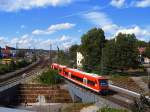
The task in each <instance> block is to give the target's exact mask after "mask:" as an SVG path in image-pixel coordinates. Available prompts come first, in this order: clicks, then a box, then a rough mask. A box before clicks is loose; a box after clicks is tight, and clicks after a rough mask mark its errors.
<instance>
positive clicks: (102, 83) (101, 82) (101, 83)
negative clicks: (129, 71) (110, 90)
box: [99, 80, 108, 86]
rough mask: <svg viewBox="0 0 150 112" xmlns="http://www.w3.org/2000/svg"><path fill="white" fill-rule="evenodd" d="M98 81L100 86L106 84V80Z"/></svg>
mask: <svg viewBox="0 0 150 112" xmlns="http://www.w3.org/2000/svg"><path fill="white" fill-rule="evenodd" d="M99 82H100V85H101V86H108V82H107V80H100V81H99Z"/></svg>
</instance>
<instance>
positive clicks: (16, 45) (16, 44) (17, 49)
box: [16, 42, 19, 60]
mask: <svg viewBox="0 0 150 112" xmlns="http://www.w3.org/2000/svg"><path fill="white" fill-rule="evenodd" d="M18 50H19V49H18V43H17V42H16V60H17V55H18Z"/></svg>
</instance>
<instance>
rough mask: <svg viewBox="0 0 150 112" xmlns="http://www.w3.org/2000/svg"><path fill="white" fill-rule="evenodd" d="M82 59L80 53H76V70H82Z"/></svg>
mask: <svg viewBox="0 0 150 112" xmlns="http://www.w3.org/2000/svg"><path fill="white" fill-rule="evenodd" d="M83 59H84V57H83V55H82V54H81V52H77V68H82V60H83Z"/></svg>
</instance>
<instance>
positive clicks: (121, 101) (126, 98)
mask: <svg viewBox="0 0 150 112" xmlns="http://www.w3.org/2000/svg"><path fill="white" fill-rule="evenodd" d="M63 79H64V78H63ZM65 80H66V82H70V83H72V84H74V85H75V86H77V87H78V88H80V89H81V91H84V93H86V92H87V93H91V94H93V95H95V97H97V98H98V97H101V98H104V99H105V100H107V101H110V102H112V103H115V104H118V105H120V106H121V107H124V108H126V109H132V108H133V106H134V101H135V99H137V98H139V97H140V94H138V93H135V92H132V91H129V90H126V89H123V88H120V87H117V86H113V85H110V90H109V92H108V94H107V95H101V94H99V93H96V92H94V91H92V90H90V89H87V88H85V87H83V86H80V85H78V84H76V83H74V82H71V81H70V80H68V79H66V78H65ZM148 99H149V98H148Z"/></svg>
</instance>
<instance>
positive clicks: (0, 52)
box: [0, 46, 16, 58]
mask: <svg viewBox="0 0 150 112" xmlns="http://www.w3.org/2000/svg"><path fill="white" fill-rule="evenodd" d="M15 55H16V49H15V48H13V47H9V46H6V47H5V48H1V47H0V57H1V58H10V57H14V56H15Z"/></svg>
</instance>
